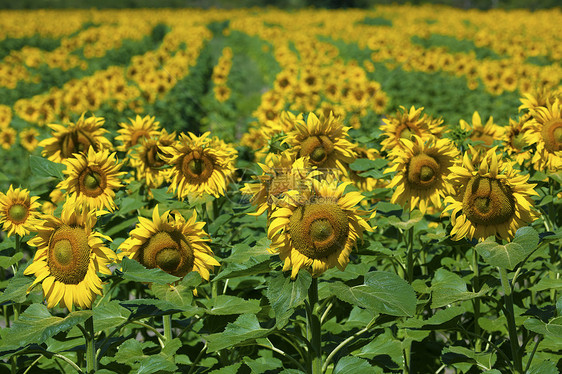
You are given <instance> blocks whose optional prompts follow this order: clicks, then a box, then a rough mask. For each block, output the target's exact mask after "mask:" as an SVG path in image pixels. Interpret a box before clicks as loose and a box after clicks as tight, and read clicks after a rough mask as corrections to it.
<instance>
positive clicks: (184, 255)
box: [140, 230, 195, 277]
mask: <svg viewBox="0 0 562 374" xmlns="http://www.w3.org/2000/svg"><path fill="white" fill-rule="evenodd" d="M194 259H195V257H194V254H193V249H191V247H190V246H189V243H188V242H187V239H186V237H185V235H183V234H182V233H181V232H179V231H177V230H176V231H171V232H166V231H160V232H157V233H156V234H154V235H152V237H151V238H150V239H148V240H147V241H146V242H145V243H144V245H143V246H142V247H141V249H140V261H141V263H142V264H143V265H144V266H146V267H147V268H149V269H152V268H157V267H158V268H160V269H162V270H164V271H165V272H167V273H169V274H172V275H175V276H176V277H183V276H185V275H186V274H187V273H189V272H190V271H191V270H192V269H193V262H194Z"/></svg>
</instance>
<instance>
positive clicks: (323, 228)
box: [289, 202, 349, 259]
mask: <svg viewBox="0 0 562 374" xmlns="http://www.w3.org/2000/svg"><path fill="white" fill-rule="evenodd" d="M289 232H290V234H291V239H292V241H293V245H294V247H295V249H296V250H297V251H299V252H300V253H302V254H303V255H305V256H307V257H309V258H312V259H320V258H325V257H328V256H329V255H331V254H333V253H336V252H338V251H341V250H342V249H343V248H344V247H345V244H346V242H347V238H348V234H349V223H348V219H347V215H346V214H345V212H344V211H343V210H342V209H341V208H340V207H339V206H338V205H337V204H336V203H333V202H322V203H312V204H310V205H305V206H301V207H298V208H297V209H296V210H295V211H294V212H293V214H292V215H291V218H290V220H289Z"/></svg>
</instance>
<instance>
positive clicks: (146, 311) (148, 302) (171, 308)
mask: <svg viewBox="0 0 562 374" xmlns="http://www.w3.org/2000/svg"><path fill="white" fill-rule="evenodd" d="M119 304H120V305H122V306H124V307H125V308H127V309H129V310H130V311H131V312H132V314H131V316H130V317H129V318H131V319H140V318H147V317H154V316H163V315H166V314H172V313H177V312H183V311H184V310H182V309H181V308H179V307H178V306H177V305H175V304H172V303H170V302H169V301H165V300H159V299H135V300H126V301H120V302H119Z"/></svg>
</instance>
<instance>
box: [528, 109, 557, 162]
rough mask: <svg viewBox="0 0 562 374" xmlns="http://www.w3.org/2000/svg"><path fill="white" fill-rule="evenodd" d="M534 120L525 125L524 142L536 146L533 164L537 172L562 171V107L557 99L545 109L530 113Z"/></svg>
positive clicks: (534, 110)
mask: <svg viewBox="0 0 562 374" xmlns="http://www.w3.org/2000/svg"><path fill="white" fill-rule="evenodd" d="M530 114H531V116H532V119H531V120H529V121H528V122H526V123H525V125H524V127H523V129H524V130H527V131H526V132H525V135H524V140H525V141H526V142H528V144H536V151H535V154H534V155H533V158H532V160H531V162H532V163H533V165H534V166H535V169H537V170H549V171H553V172H554V171H558V170H560V169H562V105H561V103H560V100H558V99H556V100H555V101H554V103H552V104H550V103H549V104H547V106H545V107H537V108H535V109H533V110H531V111H530Z"/></svg>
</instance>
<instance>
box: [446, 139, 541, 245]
mask: <svg viewBox="0 0 562 374" xmlns="http://www.w3.org/2000/svg"><path fill="white" fill-rule="evenodd" d="M472 152H474V149H473V148H472V149H471V150H470V151H469V152H466V153H465V154H464V157H463V160H462V163H461V162H459V163H458V164H457V165H455V166H453V167H451V173H450V174H449V176H448V179H449V180H450V182H451V184H452V185H453V188H454V190H455V191H456V193H455V194H453V195H450V196H447V197H446V198H445V203H446V204H447V207H446V208H445V211H446V212H447V211H451V224H452V225H453V229H452V230H451V236H452V238H453V240H460V239H462V238H464V237H467V238H469V239H472V238H477V239H485V238H487V237H489V236H492V235H495V236H496V237H499V238H501V239H510V238H513V236H514V235H515V231H517V229H518V228H520V227H522V226H525V225H528V224H529V223H531V222H533V221H534V220H535V219H536V218H537V217H538V215H537V212H536V211H535V210H534V208H533V201H532V200H531V196H533V195H538V194H537V192H536V191H535V190H534V187H535V186H536V185H535V184H529V183H527V180H528V179H529V175H522V174H520V173H519V172H518V171H517V170H515V169H513V167H512V164H511V163H510V162H503V161H502V160H501V159H498V155H497V154H496V147H494V148H492V149H490V150H488V151H487V152H486V153H485V154H484V155H483V156H482V157H481V158H480V162H479V163H477V162H474V158H473V159H472V160H471V158H470V156H469V154H468V153H472Z"/></svg>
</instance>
